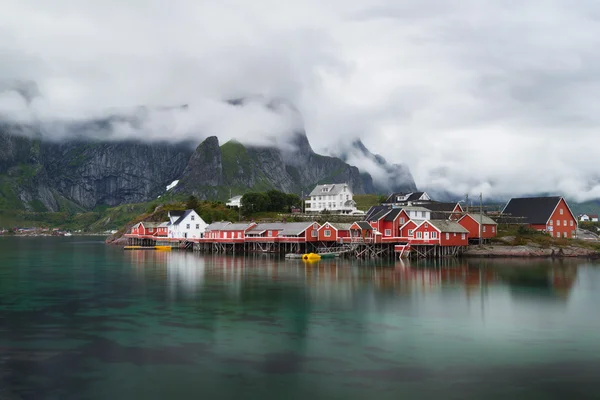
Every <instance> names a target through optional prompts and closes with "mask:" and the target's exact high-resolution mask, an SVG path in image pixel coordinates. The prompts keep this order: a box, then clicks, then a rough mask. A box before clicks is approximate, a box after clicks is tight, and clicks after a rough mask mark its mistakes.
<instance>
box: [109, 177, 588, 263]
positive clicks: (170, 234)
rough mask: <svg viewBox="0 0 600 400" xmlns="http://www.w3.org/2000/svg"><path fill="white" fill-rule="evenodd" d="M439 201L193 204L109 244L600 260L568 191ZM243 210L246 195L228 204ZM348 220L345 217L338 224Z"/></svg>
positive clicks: (400, 196)
mask: <svg viewBox="0 0 600 400" xmlns="http://www.w3.org/2000/svg"><path fill="white" fill-rule="evenodd" d="M464 203H465V202H463V201H459V202H439V201H435V200H433V199H431V198H430V197H429V195H428V194H427V193H425V192H411V193H392V194H391V195H389V196H388V197H387V198H386V199H385V200H384V201H382V202H381V203H380V204H378V205H374V206H372V207H371V208H370V209H369V210H368V211H367V212H361V211H359V210H357V208H356V203H355V202H354V201H353V194H352V191H351V188H350V187H349V186H348V185H347V184H327V185H318V186H317V187H316V188H315V189H314V190H313V191H312V192H311V194H310V196H309V197H308V198H306V199H305V201H303V204H302V207H301V209H300V210H299V208H298V207H295V209H293V215H294V219H293V220H294V221H295V222H286V221H285V220H284V221H279V222H274V221H268V222H264V221H260V220H257V221H254V220H251V221H247V222H242V221H237V222H226V221H218V222H213V223H211V224H208V223H206V222H205V221H204V220H203V219H202V218H201V216H200V215H199V214H198V213H197V212H195V210H193V209H187V210H170V211H168V212H167V214H166V218H165V219H164V220H158V221H157V220H154V219H153V218H152V216H150V217H148V218H145V219H141V220H138V221H137V222H136V223H134V224H131V225H130V226H128V227H126V229H125V230H124V231H122V232H120V234H117V235H113V236H111V237H109V238H108V239H107V243H112V244H119V245H123V246H127V247H126V248H136V249H141V248H144V249H147V248H152V247H155V246H158V247H161V248H163V249H164V248H165V247H168V248H170V249H190V250H192V249H193V250H196V251H200V252H208V253H231V254H245V253H249V252H263V253H280V254H286V255H289V256H292V255H294V254H306V253H309V252H315V253H322V254H335V255H336V256H354V257H359V258H362V257H415V258H441V257H456V256H472V257H598V256H599V254H600V253H599V251H600V242H599V243H596V242H598V241H597V239H595V240H593V238H592V240H590V238H588V237H586V238H585V239H587V240H582V239H578V220H577V218H576V216H575V215H574V214H573V213H572V211H571V209H570V207H569V205H568V204H567V202H566V200H565V199H564V198H562V197H560V196H549V197H530V198H513V199H511V200H510V201H509V202H508V203H507V204H506V206H505V207H504V208H503V210H502V211H500V212H488V211H485V210H484V209H483V207H475V210H474V211H475V212H473V207H471V209H469V208H468V207H467V206H466V204H464ZM226 204H227V206H228V207H231V208H233V209H237V210H240V209H241V208H242V207H244V206H246V207H247V206H248V204H245V205H244V201H243V196H235V197H233V198H231V199H230V201H229V202H227V203H226ZM337 221H343V222H337Z"/></svg>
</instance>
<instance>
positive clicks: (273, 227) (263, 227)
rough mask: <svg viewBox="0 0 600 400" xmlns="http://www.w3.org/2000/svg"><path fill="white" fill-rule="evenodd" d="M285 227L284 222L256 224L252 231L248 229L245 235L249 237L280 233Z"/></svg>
mask: <svg viewBox="0 0 600 400" xmlns="http://www.w3.org/2000/svg"><path fill="white" fill-rule="evenodd" d="M285 225H287V224H286V223H285V222H273V223H264V224H258V225H256V226H255V227H253V228H252V229H250V230H249V231H248V232H247V234H249V235H260V234H262V233H263V232H266V231H282V230H283V229H284V228H285Z"/></svg>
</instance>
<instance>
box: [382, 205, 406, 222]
mask: <svg viewBox="0 0 600 400" xmlns="http://www.w3.org/2000/svg"><path fill="white" fill-rule="evenodd" d="M401 212H402V209H401V208H394V209H392V211H390V212H389V213H388V214H387V215H386V216H385V218H384V219H383V220H384V221H387V222H392V221H393V220H395V219H396V218H397V217H398V214H400V213H401Z"/></svg>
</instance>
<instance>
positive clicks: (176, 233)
mask: <svg viewBox="0 0 600 400" xmlns="http://www.w3.org/2000/svg"><path fill="white" fill-rule="evenodd" d="M207 226H208V224H207V223H206V222H204V220H203V219H202V218H201V217H200V216H199V215H198V213H197V212H196V211H194V210H185V211H169V223H168V228H169V233H168V235H169V237H170V238H173V239H200V238H203V237H204V232H205V231H206V227H207Z"/></svg>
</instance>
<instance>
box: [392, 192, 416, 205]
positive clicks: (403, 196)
mask: <svg viewBox="0 0 600 400" xmlns="http://www.w3.org/2000/svg"><path fill="white" fill-rule="evenodd" d="M423 194H425V192H407V193H392V194H390V195H389V196H388V198H387V199H386V200H385V202H386V203H402V202H405V201H417V200H419V199H420V198H421V196H423Z"/></svg>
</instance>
